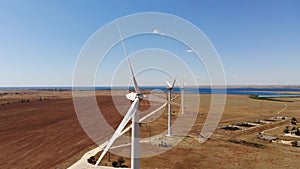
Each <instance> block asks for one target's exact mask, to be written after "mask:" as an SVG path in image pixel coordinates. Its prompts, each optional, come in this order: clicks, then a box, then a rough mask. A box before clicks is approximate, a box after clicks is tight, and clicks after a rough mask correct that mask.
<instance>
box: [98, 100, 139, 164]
mask: <svg viewBox="0 0 300 169" xmlns="http://www.w3.org/2000/svg"><path fill="white" fill-rule="evenodd" d="M138 105H139V98H136V99H135V100H134V101H133V103H132V104H131V106H130V108H129V110H128V111H127V113H126V115H125V117H124V118H123V120H122V121H121V123H120V125H119V126H118V128H117V130H116V131H115V133H114V135H113V136H112V138H111V139H110V140H109V141H108V143H107V145H106V147H105V149H104V150H103V152H102V154H101V156H100V157H99V159H98V161H97V163H96V164H95V166H98V165H99V163H100V161H101V160H102V159H103V157H104V155H105V154H106V153H107V151H108V150H109V149H110V147H111V146H112V144H113V143H114V142H115V141H116V139H117V138H118V137H120V136H121V132H122V130H123V129H124V128H125V126H126V125H127V123H128V122H129V120H130V119H131V118H132V116H133V115H134V114H135V113H136V111H137V108H138Z"/></svg>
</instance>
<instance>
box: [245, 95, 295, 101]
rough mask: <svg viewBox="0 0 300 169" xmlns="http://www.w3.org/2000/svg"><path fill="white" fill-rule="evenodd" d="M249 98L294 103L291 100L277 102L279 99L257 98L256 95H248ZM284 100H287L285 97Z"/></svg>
mask: <svg viewBox="0 0 300 169" xmlns="http://www.w3.org/2000/svg"><path fill="white" fill-rule="evenodd" d="M249 98H251V99H256V100H267V101H275V102H294V101H292V100H279V99H275V98H270V97H258V95H250V96H249ZM285 98H287V97H285Z"/></svg>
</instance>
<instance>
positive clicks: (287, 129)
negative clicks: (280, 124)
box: [283, 126, 290, 134]
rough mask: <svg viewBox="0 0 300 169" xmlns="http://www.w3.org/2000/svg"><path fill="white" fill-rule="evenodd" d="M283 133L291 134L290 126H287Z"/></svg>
mask: <svg viewBox="0 0 300 169" xmlns="http://www.w3.org/2000/svg"><path fill="white" fill-rule="evenodd" d="M283 132H284V133H286V134H287V133H289V132H290V130H289V126H286V127H285V128H284V130H283Z"/></svg>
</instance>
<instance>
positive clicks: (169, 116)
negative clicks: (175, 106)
mask: <svg viewBox="0 0 300 169" xmlns="http://www.w3.org/2000/svg"><path fill="white" fill-rule="evenodd" d="M175 82H176V78H175V79H174V81H173V83H172V85H171V84H170V83H169V82H168V81H167V85H168V86H167V87H168V134H167V136H169V137H171V136H172V129H171V127H172V126H171V125H172V124H171V122H172V121H171V120H172V119H171V93H172V89H173V88H174V85H175Z"/></svg>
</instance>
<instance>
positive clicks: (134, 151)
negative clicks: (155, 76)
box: [95, 24, 145, 169]
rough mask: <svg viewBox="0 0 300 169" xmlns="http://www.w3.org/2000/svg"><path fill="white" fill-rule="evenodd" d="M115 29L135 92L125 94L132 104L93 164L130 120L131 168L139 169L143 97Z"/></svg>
mask: <svg viewBox="0 0 300 169" xmlns="http://www.w3.org/2000/svg"><path fill="white" fill-rule="evenodd" d="M117 28H118V31H119V35H120V38H121V42H122V47H123V51H124V53H125V56H126V59H127V62H128V65H129V69H130V73H131V76H132V80H133V85H134V90H135V92H131V93H128V94H126V98H127V99H128V100H130V101H131V102H132V103H131V106H130V108H129V110H128V111H127V113H126V115H125V116H124V118H123V120H122V121H121V123H120V125H119V126H118V128H117V130H116V131H115V133H114V134H113V136H112V138H111V139H110V140H109V141H108V143H107V145H106V147H105V149H104V150H103V152H102V154H101V156H100V157H99V159H98V160H97V163H96V164H95V166H98V165H99V163H100V161H101V160H102V159H103V157H104V155H105V154H106V153H107V151H108V150H109V149H110V147H111V146H112V144H113V143H114V142H115V140H116V139H117V138H118V137H120V135H121V132H122V130H123V129H124V128H125V126H126V125H127V123H128V122H129V120H130V119H132V132H131V168H133V169H138V168H140V138H139V137H140V128H139V118H140V117H139V112H138V107H139V102H140V101H141V100H142V99H143V98H145V96H144V95H143V94H142V93H141V90H140V88H139V86H138V83H137V81H136V79H135V76H134V73H133V69H132V65H131V62H130V60H129V57H128V54H127V51H126V47H125V44H124V41H123V39H122V35H121V31H120V28H119V26H118V24H117Z"/></svg>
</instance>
